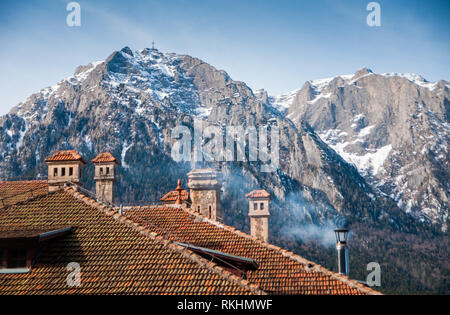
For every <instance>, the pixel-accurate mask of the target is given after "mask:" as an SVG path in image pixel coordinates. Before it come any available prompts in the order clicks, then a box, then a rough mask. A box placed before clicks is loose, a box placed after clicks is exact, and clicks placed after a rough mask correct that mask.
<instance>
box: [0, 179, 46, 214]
mask: <svg viewBox="0 0 450 315" xmlns="http://www.w3.org/2000/svg"><path fill="white" fill-rule="evenodd" d="M47 193H48V184H47V181H45V180H28V181H6V182H0V208H2V207H4V206H8V205H13V204H16V203H18V202H22V201H25V200H28V199H30V198H34V197H36V196H40V195H44V194H47Z"/></svg>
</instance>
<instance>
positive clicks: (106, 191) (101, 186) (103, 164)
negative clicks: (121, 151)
mask: <svg viewBox="0 0 450 315" xmlns="http://www.w3.org/2000/svg"><path fill="white" fill-rule="evenodd" d="M92 163H94V166H95V176H94V180H95V192H96V195H97V198H99V199H100V200H103V201H106V202H108V203H110V204H113V203H114V183H115V181H116V167H117V166H118V165H119V161H117V159H116V158H115V157H114V156H113V155H112V154H111V153H109V152H104V153H101V154H99V155H98V156H97V157H96V158H95V159H93V160H92Z"/></svg>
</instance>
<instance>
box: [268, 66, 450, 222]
mask: <svg viewBox="0 0 450 315" xmlns="http://www.w3.org/2000/svg"><path fill="white" fill-rule="evenodd" d="M271 102H272V104H273V105H274V106H276V107H278V108H280V109H281V110H284V113H285V115H286V116H287V117H288V118H290V119H291V120H292V121H293V122H294V123H295V124H297V125H299V124H300V123H301V121H303V120H306V121H308V122H309V123H310V124H311V125H312V127H313V128H314V129H315V131H316V132H317V133H319V135H320V137H321V138H322V139H323V140H324V141H325V142H326V143H327V144H328V145H330V146H331V147H332V148H333V149H334V150H335V151H336V152H337V153H338V154H340V155H341V156H342V157H343V158H344V159H345V160H346V161H347V162H349V163H352V164H354V165H355V166H356V167H357V168H358V171H359V172H360V173H361V174H362V175H364V177H365V179H366V180H367V181H368V183H369V184H371V186H372V187H373V188H374V189H376V190H377V191H379V192H380V193H381V194H383V195H385V196H387V197H389V198H390V199H392V200H394V201H395V202H396V203H397V205H398V206H399V207H400V208H402V209H403V210H404V211H405V212H407V213H411V214H412V215H414V216H415V217H416V218H418V219H420V220H422V221H425V222H432V223H435V224H437V225H438V226H440V227H441V229H442V230H443V231H446V230H447V228H448V223H449V221H448V220H449V218H448V212H449V191H450V182H449V180H448V178H450V167H449V164H448V163H449V160H450V159H449V157H450V156H449V150H448V143H449V136H450V125H449V118H450V106H449V105H450V84H449V83H448V82H446V81H439V82H434V83H432V82H428V81H426V80H425V79H423V78H422V77H420V76H418V75H414V74H397V73H388V74H382V75H378V74H374V73H373V72H372V71H371V70H369V69H361V70H360V71H358V72H356V73H355V74H354V75H344V76H337V77H334V78H328V79H322V80H313V81H309V82H307V83H305V85H304V86H303V87H302V88H301V89H299V90H296V91H293V92H291V93H289V94H287V95H286V96H281V97H277V98H272V99H271Z"/></svg>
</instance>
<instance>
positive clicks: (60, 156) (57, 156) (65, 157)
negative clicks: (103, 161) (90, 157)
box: [45, 150, 87, 164]
mask: <svg viewBox="0 0 450 315" xmlns="http://www.w3.org/2000/svg"><path fill="white" fill-rule="evenodd" d="M71 161H80V162H82V163H83V164H87V162H86V160H85V159H83V157H82V156H81V155H80V154H78V152H77V151H75V150H60V151H57V152H55V153H53V154H52V155H50V156H49V157H48V158H46V159H45V162H47V163H48V162H71Z"/></svg>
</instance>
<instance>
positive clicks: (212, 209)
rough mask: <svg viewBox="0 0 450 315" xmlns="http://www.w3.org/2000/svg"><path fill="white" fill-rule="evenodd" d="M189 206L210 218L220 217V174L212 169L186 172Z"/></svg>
mask: <svg viewBox="0 0 450 315" xmlns="http://www.w3.org/2000/svg"><path fill="white" fill-rule="evenodd" d="M188 187H189V189H190V197H191V201H192V204H191V208H192V209H193V210H195V211H197V212H199V213H201V214H203V215H205V216H207V217H208V218H210V219H212V220H218V219H222V202H221V200H220V190H221V188H222V180H221V178H220V174H219V173H218V172H216V171H215V170H213V169H196V170H193V171H191V172H189V173H188Z"/></svg>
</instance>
